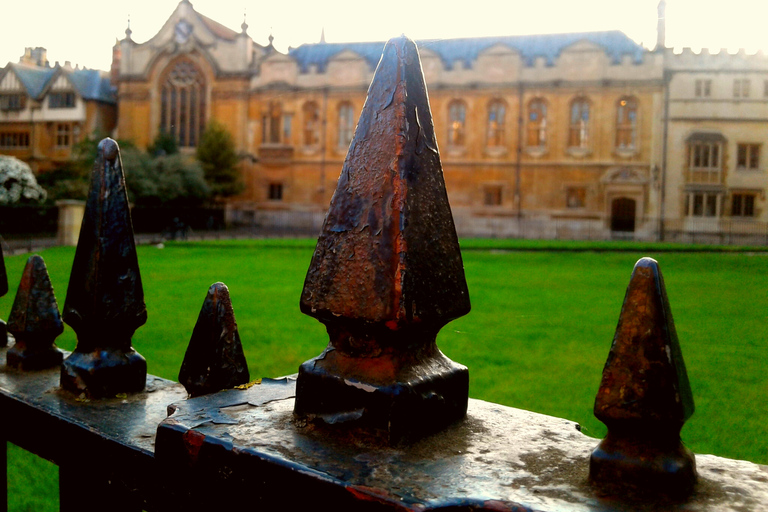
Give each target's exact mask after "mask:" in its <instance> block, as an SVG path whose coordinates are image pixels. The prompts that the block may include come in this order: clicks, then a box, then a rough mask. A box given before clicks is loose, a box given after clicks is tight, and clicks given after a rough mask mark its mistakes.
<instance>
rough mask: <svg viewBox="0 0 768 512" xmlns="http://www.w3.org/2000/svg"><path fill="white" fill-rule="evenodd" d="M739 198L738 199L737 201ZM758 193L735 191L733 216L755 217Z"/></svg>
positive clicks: (732, 200)
mask: <svg viewBox="0 0 768 512" xmlns="http://www.w3.org/2000/svg"><path fill="white" fill-rule="evenodd" d="M737 198H738V201H737ZM756 203H757V194H755V193H750V192H735V193H732V194H731V217H736V218H740V219H752V218H755V216H756V215H755V213H756V209H755V204H756Z"/></svg>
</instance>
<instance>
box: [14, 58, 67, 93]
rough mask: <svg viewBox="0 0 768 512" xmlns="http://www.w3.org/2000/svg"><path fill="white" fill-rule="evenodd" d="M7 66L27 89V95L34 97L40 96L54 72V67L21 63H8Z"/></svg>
mask: <svg viewBox="0 0 768 512" xmlns="http://www.w3.org/2000/svg"><path fill="white" fill-rule="evenodd" d="M9 66H10V67H11V69H13V71H14V72H15V73H16V76H17V77H18V79H19V82H21V85H23V86H24V89H26V90H27V94H28V95H29V97H30V98H35V99H37V98H39V97H40V95H41V94H42V93H43V90H44V89H45V87H46V86H47V85H48V82H49V81H50V80H51V77H53V75H54V73H56V68H39V67H34V66H24V65H21V64H9Z"/></svg>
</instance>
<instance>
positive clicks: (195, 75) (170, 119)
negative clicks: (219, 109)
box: [160, 60, 206, 147]
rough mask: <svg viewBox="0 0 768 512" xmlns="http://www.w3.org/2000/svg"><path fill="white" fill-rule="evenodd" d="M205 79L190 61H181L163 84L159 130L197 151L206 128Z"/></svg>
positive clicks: (180, 143) (180, 144)
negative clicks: (195, 148)
mask: <svg viewBox="0 0 768 512" xmlns="http://www.w3.org/2000/svg"><path fill="white" fill-rule="evenodd" d="M205 96H206V91H205V79H204V77H203V75H202V73H200V71H199V70H198V69H197V67H196V66H195V65H194V64H193V63H192V62H190V61H188V60H181V61H178V62H177V63H176V64H175V65H174V66H173V68H171V70H170V71H169V72H168V74H167V76H166V78H165V81H164V82H162V89H161V92H160V130H162V131H164V132H166V133H170V134H171V135H172V136H174V137H176V140H177V141H178V142H179V146H182V147H194V146H197V143H198V141H199V140H200V135H201V134H202V133H203V129H204V128H205Z"/></svg>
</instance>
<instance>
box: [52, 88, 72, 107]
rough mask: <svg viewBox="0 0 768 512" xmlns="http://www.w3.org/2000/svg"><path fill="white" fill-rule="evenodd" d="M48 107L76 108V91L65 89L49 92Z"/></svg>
mask: <svg viewBox="0 0 768 512" xmlns="http://www.w3.org/2000/svg"><path fill="white" fill-rule="evenodd" d="M48 108H75V93H74V92H65V91H58V92H52V93H49V94H48Z"/></svg>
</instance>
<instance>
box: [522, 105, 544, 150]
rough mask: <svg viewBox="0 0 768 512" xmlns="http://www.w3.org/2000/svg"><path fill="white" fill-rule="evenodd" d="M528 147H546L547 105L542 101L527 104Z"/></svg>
mask: <svg viewBox="0 0 768 512" xmlns="http://www.w3.org/2000/svg"><path fill="white" fill-rule="evenodd" d="M527 133H528V136H527V143H526V145H527V146H528V147H534V148H537V147H544V146H546V145H547V104H546V103H544V100H542V99H538V98H537V99H533V100H531V101H530V102H529V103H528V130H527Z"/></svg>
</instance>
